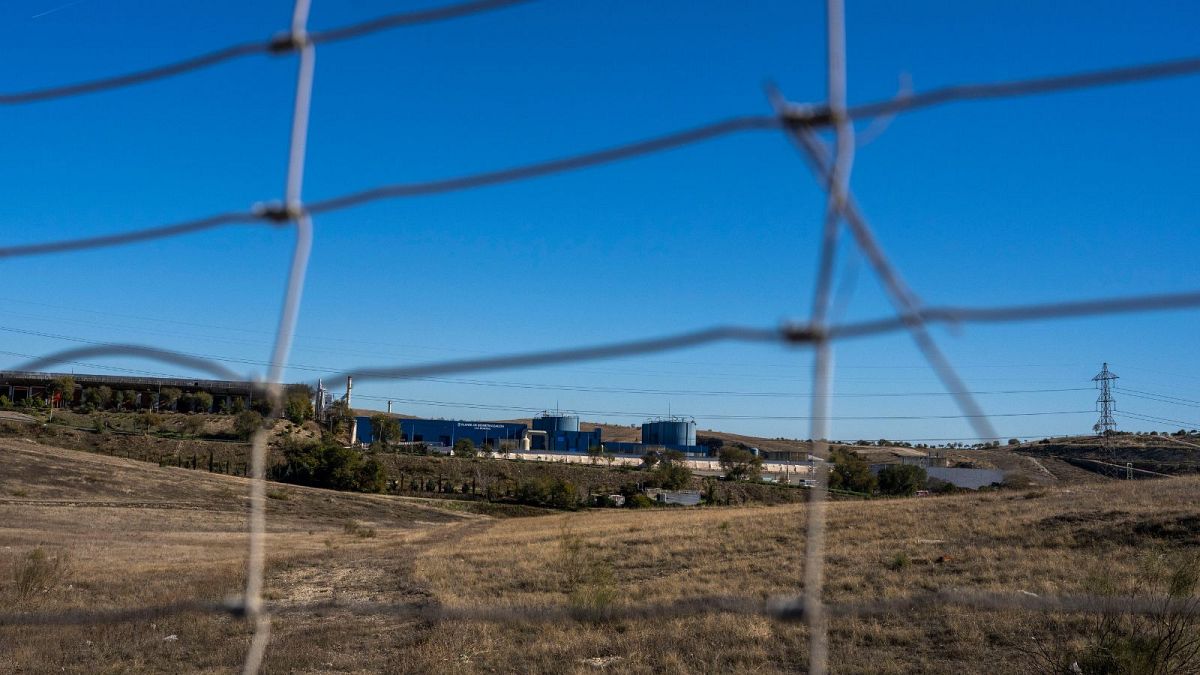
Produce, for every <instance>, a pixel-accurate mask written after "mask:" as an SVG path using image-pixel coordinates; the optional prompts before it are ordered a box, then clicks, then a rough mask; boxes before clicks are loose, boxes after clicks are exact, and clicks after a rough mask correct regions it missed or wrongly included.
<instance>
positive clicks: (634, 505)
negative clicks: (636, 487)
mask: <svg viewBox="0 0 1200 675" xmlns="http://www.w3.org/2000/svg"><path fill="white" fill-rule="evenodd" d="M625 506H626V507H627V508H631V509H648V508H651V507H654V506H658V503H657V502H655V501H654V500H653V499H650V498H649V497H647V496H646V495H644V494H642V493H640V492H639V493H637V494H634V495H629V496H628V497H626V498H625Z"/></svg>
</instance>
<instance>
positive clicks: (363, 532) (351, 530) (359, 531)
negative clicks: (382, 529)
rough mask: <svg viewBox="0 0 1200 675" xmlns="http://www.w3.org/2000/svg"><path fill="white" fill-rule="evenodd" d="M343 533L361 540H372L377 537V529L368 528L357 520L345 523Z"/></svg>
mask: <svg viewBox="0 0 1200 675" xmlns="http://www.w3.org/2000/svg"><path fill="white" fill-rule="evenodd" d="M342 532H345V533H346V534H352V535H354V536H356V537H358V538H360V539H371V538H372V537H374V536H375V528H373V527H367V526H366V525H364V524H362V523H360V522H358V521H357V520H348V521H346V522H345V523H343V524H342Z"/></svg>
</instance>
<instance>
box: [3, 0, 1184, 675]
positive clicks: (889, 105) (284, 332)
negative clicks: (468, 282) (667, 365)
mask: <svg viewBox="0 0 1200 675" xmlns="http://www.w3.org/2000/svg"><path fill="white" fill-rule="evenodd" d="M528 2H529V0H480V1H476V2H465V3H460V4H453V5H447V6H443V7H437V8H431V9H425V10H420V11H415V12H405V13H397V14H391V15H387V16H382V17H378V18H376V19H371V20H368V21H364V22H361V23H357V24H353V25H348V26H344V27H341V28H333V29H329V30H324V31H317V32H309V31H308V29H307V23H308V13H309V1H308V0H296V2H295V5H294V7H293V14H292V18H291V22H290V28H289V29H288V30H287V31H284V32H282V33H279V34H277V35H274V36H272V37H270V38H269V39H267V40H263V41H259V42H250V43H241V44H236V45H231V46H228V47H224V48H221V49H217V50H215V51H212V52H209V53H207V54H203V55H200V56H196V57H193V58H189V59H184V60H182V61H177V62H173V63H168V64H164V65H160V66H156V67H153V68H149V69H145V70H140V71H135V72H130V73H126V74H121V75H116V76H112V77H106V78H101V79H97V80H91V81H86V82H79V83H75V84H68V85H62V86H52V87H47V88H43V89H37V90H31V91H25V92H13V93H0V105H25V104H34V103H37V102H41V101H47V100H53V99H59V98H65V97H72V96H81V95H87V94H94V93H99V92H104V91H109V90H115V89H119V88H123V87H130V86H134V85H138V84H144V83H149V82H153V81H156V80H160V79H163V78H168V77H177V76H181V75H184V74H186V73H188V72H191V71H195V70H198V69H201V68H206V67H209V66H212V65H215V64H217V63H221V62H224V61H229V60H232V59H238V58H243V57H248V56H252V55H270V54H285V53H295V54H296V55H297V74H296V85H295V95H294V105H293V113H292V130H291V142H290V146H289V151H288V158H287V164H286V166H287V180H286V185H285V189H284V193H283V199H282V200H281V201H278V202H264V203H261V204H256V205H254V206H253V207H251V208H250V209H248V210H244V211H230V212H227V213H223V214H217V215H213V216H208V217H203V218H199V219H195V220H189V221H185V222H180V223H172V224H166V225H162V226H158V227H152V228H147V229H141V230H134V231H127V232H120V233H116V234H111V235H103V236H94V237H84V238H75V239H64V240H58V241H49V242H40V243H32V244H20V245H11V246H5V247H0V258H15V257H25V256H36V255H46V254H52V253H68V252H71V251H79V250H88V249H98V248H104V247H112V246H121V245H125V244H131V243H136V242H144V241H149V240H154V239H161V238H166V237H177V236H182V235H185V234H191V233H194V232H200V231H204V230H211V229H215V228H221V227H227V226H230V225H269V226H272V227H290V228H293V229H294V230H295V236H296V239H295V244H294V248H293V252H292V259H291V264H290V267H289V272H288V283H287V287H286V291H285V294H284V297H283V300H282V305H281V310H280V313H279V324H278V329H277V331H276V334H275V338H274V346H273V349H272V352H271V358H270V361H269V362H268V366H269V370H268V374H267V377H266V381H265V382H264V383H263V385H262V386H263V388H264V390H265V391H266V392H267V393H268V395H269V396H270V399H271V401H272V404H273V407H274V409H275V411H276V413H277V414H278V412H279V411H280V409H281V401H282V377H283V373H284V371H285V369H286V367H287V364H288V356H289V352H290V347H291V341H292V337H293V334H294V330H295V325H296V320H297V316H298V313H299V311H300V307H301V295H302V291H303V288H304V278H305V271H306V268H307V265H308V260H309V256H310V253H311V249H312V232H313V227H314V224H313V220H312V219H313V216H314V215H319V214H322V213H328V212H332V211H338V210H342V209H348V208H352V207H355V206H358V205H362V204H366V203H368V202H373V201H378V200H385V199H398V198H406V197H415V196H420V195H430V194H438V193H447V192H454V191H462V190H470V189H473V188H479V187H483V186H488V185H496V184H500V183H507V182H513V181H521V180H528V179H532V178H536V177H539V176H545V175H550V174H555V173H561V172H566V171H574V170H578V169H582V168H585V167H590V166H596V165H599V164H605V163H611V162H618V161H621V160H626V159H630V158H633V157H637V156H640V155H645V154H650V153H656V152H662V151H664V150H668V149H671V148H677V147H681V146H685V145H690V144H695V143H700V142H703V141H706V140H710V139H714V138H717V137H721V136H726V135H730V134H735V133H744V132H750V131H768V130H775V131H782V132H784V134H785V135H786V137H787V139H789V140H790V141H792V142H793V143H794V144H795V145H797V147H798V148H799V149H800V150H801V152H802V153H803V155H804V158H805V159H806V161H807V162H808V163H809V165H810V167H811V169H812V171H813V175H814V177H815V178H816V179H817V181H818V182H819V183H820V185H821V186H822V188H823V189H824V190H825V192H826V195H827V200H826V206H825V214H824V219H823V227H822V231H821V242H820V246H819V251H820V254H819V259H818V260H819V262H818V266H817V280H816V284H815V296H814V301H813V306H812V312H811V315H810V318H809V320H808V321H806V322H802V323H795V324H786V325H782V326H777V327H750V326H715V327H712V328H709V329H705V330H700V331H695V332H688V333H682V334H677V335H668V336H664V337H658V338H649V339H633V340H626V341H618V342H613V343H609V344H602V345H592V346H584V347H568V348H564V349H559V350H548V351H536V352H527V353H517V354H511V355H505V356H498V357H485V358H473V359H461V360H451V361H444V362H438V363H430V364H421V365H415V366H396V365H391V364H385V365H378V366H369V367H364V368H356V369H354V370H353V371H351V373H350V374H353V376H354V377H356V378H359V379H360V380H389V379H391V380H395V379H405V378H416V377H427V376H432V375H445V374H453V373H469V372H479V371H486V370H496V369H506V368H518V367H528V366H548V365H556V364H564V363H576V362H581V361H588V360H597V359H607V358H615V357H622V356H635V355H644V354H653V353H658V352H665V351H671V350H678V349H683V348H687V347H694V346H698V345H704V344H712V343H717V342H747V343H775V344H779V345H805V346H812V348H813V353H814V362H813V389H812V393H811V399H812V403H811V405H812V408H811V417H810V418H808V419H811V420H812V424H813V426H812V433H811V435H812V437H813V439H814V446H813V447H814V454H816V455H817V456H818V457H824V456H826V455H827V453H828V442H827V441H826V440H825V439H827V438H828V437H829V436H830V430H829V420H830V419H832V418H831V416H830V404H831V401H832V399H833V396H832V395H831V382H832V379H833V343H834V342H836V341H839V340H846V339H852V338H858V337H867V336H873V335H880V334H884V333H890V332H897V331H905V332H908V333H909V334H910V335H911V336H912V338H913V339H914V340H915V342H916V344H917V346H918V348H919V349H920V351H921V352H922V354H923V355H924V357H925V359H926V360H927V361H928V362H929V365H930V367H931V368H932V369H933V370H934V371H935V372H936V374H937V375H938V377H939V378H940V380H941V381H942V383H943V385H944V386H945V387H946V389H947V391H948V393H949V394H950V395H952V396H953V397H954V400H955V401H956V403H957V405H958V407H959V408H960V410H961V412H962V417H964V418H965V419H968V420H969V421H970V422H971V424H972V425H973V426H974V428H975V431H976V433H977V434H978V437H979V438H980V439H984V440H991V439H995V438H996V433H995V431H994V429H993V427H992V425H991V423H990V421H989V420H988V415H987V414H986V413H985V412H984V411H983V410H982V408H981V407H980V406H979V404H978V403H977V402H976V401H975V399H974V396H973V393H972V392H970V391H969V390H968V389H967V387H966V386H965V384H964V383H963V381H962V380H961V379H960V378H959V377H958V375H957V374H956V373H955V371H954V369H953V367H952V366H951V364H950V362H949V360H948V359H947V358H946V357H945V356H944V355H943V354H942V352H941V351H940V349H939V348H938V346H937V343H936V341H935V340H934V338H933V336H932V334H931V333H930V332H929V326H930V325H931V324H964V323H1009V322H1020V321H1032V320H1045V319H1058V318H1066V317H1079V316H1093V315H1108V314H1117V313H1125V312H1142V311H1156V310H1168V309H1181V308H1191V307H1200V291H1197V292H1191V293H1177V294H1166V295H1143V296H1136V297H1122V298H1105V299H1097V300H1083V301H1067V302H1061V303H1050V304H1030V305H1018V306H1005V307H937V306H925V305H924V304H923V303H922V302H921V300H920V299H919V298H918V296H917V295H916V294H915V293H914V292H913V291H912V290H911V289H910V288H909V287H908V286H907V284H906V283H905V282H904V280H903V278H902V276H901V275H900V273H899V271H898V270H897V269H896V268H895V267H894V266H893V265H892V264H891V262H890V261H889V259H888V257H887V255H886V253H885V252H884V250H883V248H882V246H881V245H880V243H879V241H878V239H877V238H876V237H875V235H874V232H873V229H872V228H871V226H870V224H869V223H868V221H867V219H866V218H865V217H864V215H863V214H862V212H861V210H860V209H859V207H858V205H857V203H856V201H855V199H854V196H853V193H852V192H851V190H850V174H851V168H852V166H853V162H854V128H853V124H852V123H853V122H854V121H855V120H863V119H869V118H881V117H886V116H890V115H895V114H899V113H905V112H911V111H914V110H916V109H919V108H925V107H930V106H935V105H944V104H948V103H954V102H962V101H972V100H991V99H998V98H1004V97H1017V96H1029V95H1037V94H1050V93H1054V92H1060V91H1066V90H1072V89H1081V88H1088V87H1100V86H1109V85H1120V84H1128V83H1134V82H1141V81H1145V80H1150V79H1158V78H1167V77H1179V76H1184V75H1190V74H1196V73H1200V58H1189V59H1181V60H1176V61H1167V62H1159V63H1150V64H1143V65H1135V66H1130V67H1124V68H1115V69H1108V70H1102V71H1094V72H1086V73H1076V74H1066V75H1059V76H1052V77H1044V78H1036V79H1028V80H1017V81H1010V82H998V83H979V84H965V85H959V86H951V87H945V88H941V89H935V90H931V91H927V92H918V93H913V92H908V91H903V92H902V93H901V94H900V95H898V96H896V97H895V98H892V99H889V100H883V101H876V102H869V103H865V104H859V105H853V106H851V105H848V103H847V96H846V88H847V83H846V47H845V21H844V11H843V3H842V1H841V0H828V1H827V8H826V9H827V13H826V14H827V26H826V29H827V35H826V39H827V66H828V88H827V94H826V96H827V98H826V100H825V101H824V102H816V103H804V104H798V103H793V102H790V101H787V100H786V99H785V98H784V97H783V96H782V95H781V94H780V93H779V92H777V91H774V90H772V91H771V92H769V94H770V99H771V103H772V104H773V107H774V111H775V114H774V115H769V116H768V115H749V116H744V117H737V118H733V119H728V120H723V121H718V122H714V123H712V124H707V125H704V126H700V127H695V128H691V129H685V130H681V131H677V132H673V133H670V134H666V135H663V136H659V137H656V138H651V139H645V140H641V141H637V142H632V143H627V144H622V145H616V146H613V147H610V148H606V149H601V150H596V151H592V152H584V153H580V154H577V155H573V156H568V157H563V158H559V159H555V160H551V161H546V162H540V163H535V164H527V165H521V166H514V167H510V168H506V169H500V170H496V171H490V172H485V173H476V174H466V175H461V176H456V177H450V178H443V179H437V180H430V181H426V182H419V183H399V184H393V185H384V186H379V187H373V188H369V189H364V190H361V191H358V192H353V193H349V194H344V195H340V196H335V197H331V198H327V199H323V200H319V201H311V202H306V201H305V200H304V199H303V194H302V185H303V179H304V159H305V142H306V140H307V137H308V115H309V107H310V102H311V98H312V95H313V78H314V70H315V60H316V45H318V44H331V43H335V42H338V41H342V40H349V39H353V38H357V37H360V36H363V35H367V34H370V33H374V32H378V31H384V30H388V29H394V28H399V27H404V26H412V25H417V24H422V23H430V22H436V21H445V20H450V19H455V18H461V17H466V16H470V15H473V14H477V13H481V12H489V11H495V10H500V9H504V8H508V7H512V6H515V5H520V4H527V3H528ZM821 130H831V131H832V142H831V143H828V142H826V141H825V140H823V139H822V138H821V136H820V135H819V134H818V132H819V131H821ZM843 223H844V224H845V226H846V228H847V230H848V231H849V233H850V235H851V237H852V238H853V241H854V243H855V244H856V245H857V246H858V248H859V250H860V251H861V252H862V253H863V254H864V255H865V257H866V259H867V260H868V261H869V263H870V265H871V267H872V269H873V271H874V272H875V274H876V275H877V276H878V277H879V279H880V281H881V282H882V283H883V285H884V287H885V289H886V290H887V293H888V296H889V299H890V300H891V301H892V304H893V306H894V307H895V310H896V313H895V315H894V316H889V317H882V318H879V319H876V320H870V321H862V322H857V323H841V324H830V323H829V321H828V320H829V314H830V312H829V308H830V289H831V287H832V276H833V272H834V252H835V250H836V247H837V241H838V238H839V234H840V231H841V225H842V224H843ZM98 356H136V357H140V358H146V359H151V360H156V361H159V362H163V363H167V364H171V365H175V366H180V367H183V368H188V369H192V370H198V371H203V372H206V373H209V374H212V375H215V376H217V377H220V378H224V379H231V380H232V379H237V378H238V374H237V373H235V372H234V371H232V370H230V369H229V368H227V367H225V366H223V365H221V364H219V363H216V362H214V361H211V360H208V359H204V358H198V357H196V356H195V355H188V354H181V353H178V352H173V351H170V350H165V349H160V348H156V347H150V346H143V345H132V344H96V345H89V346H85V347H79V348H73V349H67V350H63V351H59V352H55V353H53V354H50V355H47V356H43V357H41V358H37V359H33V360H31V361H28V362H26V363H24V364H22V365H21V366H19V368H20V369H21V370H29V371H35V370H43V369H47V368H51V367H53V366H55V365H58V364H62V363H67V362H70V361H72V360H74V359H79V358H87V357H98ZM798 419H800V418H798ZM266 446H267V432H265V431H259V432H257V433H256V434H255V435H254V437H253V439H252V451H251V468H250V475H251V478H252V480H251V481H250V516H249V537H248V547H247V564H246V585H245V589H244V592H243V594H242V595H241V596H239V597H235V598H230V599H229V600H227V601H226V602H223V603H214V602H205V601H199V600H197V601H188V602H182V603H176V604H170V605H163V606H157V607H143V608H133V609H113V610H95V611H67V612H54V613H36V612H9V613H0V626H50V625H68V624H85V623H96V622H126V621H137V620H144V619H151V618H155V617H161V616H168V615H175V614H188V613H217V614H229V615H233V616H239V617H245V618H246V619H248V620H249V621H250V622H251V623H252V625H253V628H254V634H253V637H252V639H251V644H250V647H249V650H248V651H247V654H246V657H245V661H244V665H243V671H244V672H246V673H255V672H258V670H259V669H260V666H261V665H262V660H263V656H264V653H265V650H266V647H267V645H268V643H269V641H270V626H271V622H270V618H271V616H272V615H273V614H283V613H290V612H297V611H306V612H321V611H335V610H336V611H348V612H352V613H357V614H387V615H393V616H403V617H410V618H420V619H425V620H432V621H437V620H448V619H456V620H474V621H559V620H563V619H570V618H577V619H588V620H593V621H604V620H619V619H630V618H648V617H680V616H694V615H701V614H711V613H732V614H746V615H758V616H766V617H771V618H774V619H778V620H782V621H799V622H803V623H805V624H806V625H807V626H808V629H809V640H810V642H809V664H808V668H809V671H810V672H812V673H824V672H825V671H826V670H827V666H828V656H827V655H828V644H827V628H826V627H827V623H828V619H829V618H830V617H843V616H864V615H876V614H886V613H891V612H901V611H906V610H911V609H915V608H920V607H929V606H945V605H961V606H968V607H974V608H979V609H985V610H986V609H1011V608H1015V609H1026V610H1038V611H1061V612H1105V613H1134V614H1157V615H1161V614H1176V615H1195V614H1197V613H1200V606H1198V604H1197V603H1196V602H1192V601H1181V600H1179V599H1171V598H1148V597H1111V596H1105V597H1096V596H1065V597H1038V596H1034V595H1032V594H1028V593H1025V594H997V593H980V592H968V591H942V592H936V593H926V594H921V595H914V596H911V597H905V598H890V599H887V598H885V599H877V600H872V601H864V602H857V603H840V604H826V603H824V602H823V600H822V587H823V584H822V565H823V560H824V541H823V532H824V524H825V497H826V482H825V479H826V472H824V471H818V473H817V480H816V485H815V487H813V488H812V489H810V490H809V505H808V508H807V525H806V537H805V541H806V545H805V546H806V548H805V553H804V580H803V584H802V595H801V596H798V597H785V598H777V599H774V600H766V601H764V600H761V599H755V598H746V597H702V598H688V599H684V600H681V601H677V602H673V603H658V604H653V605H641V606H635V605H630V606H620V607H610V608H606V609H605V610H603V611H598V612H587V611H583V610H580V609H578V608H570V607H565V606H564V607H519V606H507V607H471V608H447V607H427V606H415V605H397V604H368V603H337V602H325V603H311V604H301V605H296V604H292V605H288V606H286V607H283V606H280V607H273V606H272V605H271V604H270V603H268V602H265V601H264V598H263V574H264V564H265V560H266V553H267V552H266V540H265V529H266V515H265V510H264V490H265V487H264V486H265V471H266V455H267V451H266Z"/></svg>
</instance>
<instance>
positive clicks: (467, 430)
mask: <svg viewBox="0 0 1200 675" xmlns="http://www.w3.org/2000/svg"><path fill="white" fill-rule="evenodd" d="M355 421H356V423H357V426H358V430H357V432H358V442H359V443H365V444H370V443H371V442H372V441H373V440H374V439H375V433H374V431H375V430H374V429H373V428H372V427H371V418H370V417H357V418H355ZM397 421H398V422H399V423H400V435H401V437H402V440H404V441H406V442H409V443H425V444H428V445H442V446H446V447H448V448H452V447H454V444H455V443H456V442H457V441H458V440H459V439H462V438H467V439H470V441H471V442H472V443H474V444H475V445H476V446H478V447H489V448H496V449H499V448H500V447H501V445H508V446H511V447H513V448H514V449H515V448H519V447H521V441H522V440H523V439H524V438H525V434H526V432H527V431H528V430H529V427H528V425H525V424H513V423H510V422H468V421H463V420H416V419H401V420H397Z"/></svg>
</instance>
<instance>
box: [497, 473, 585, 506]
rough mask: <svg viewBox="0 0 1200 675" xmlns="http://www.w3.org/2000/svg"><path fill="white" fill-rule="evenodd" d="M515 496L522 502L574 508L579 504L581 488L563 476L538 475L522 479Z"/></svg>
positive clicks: (533, 504)
mask: <svg viewBox="0 0 1200 675" xmlns="http://www.w3.org/2000/svg"><path fill="white" fill-rule="evenodd" d="M513 496H514V498H515V499H516V500H517V501H518V502H520V503H522V504H530V505H532V506H548V507H550V508H555V509H574V508H576V507H578V506H579V488H577V487H576V486H575V484H574V483H572V482H570V481H567V480H563V479H562V478H547V477H538V478H530V479H528V480H524V481H521V483H520V484H519V485H518V486H517V489H516V492H515V494H514V495H513Z"/></svg>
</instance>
